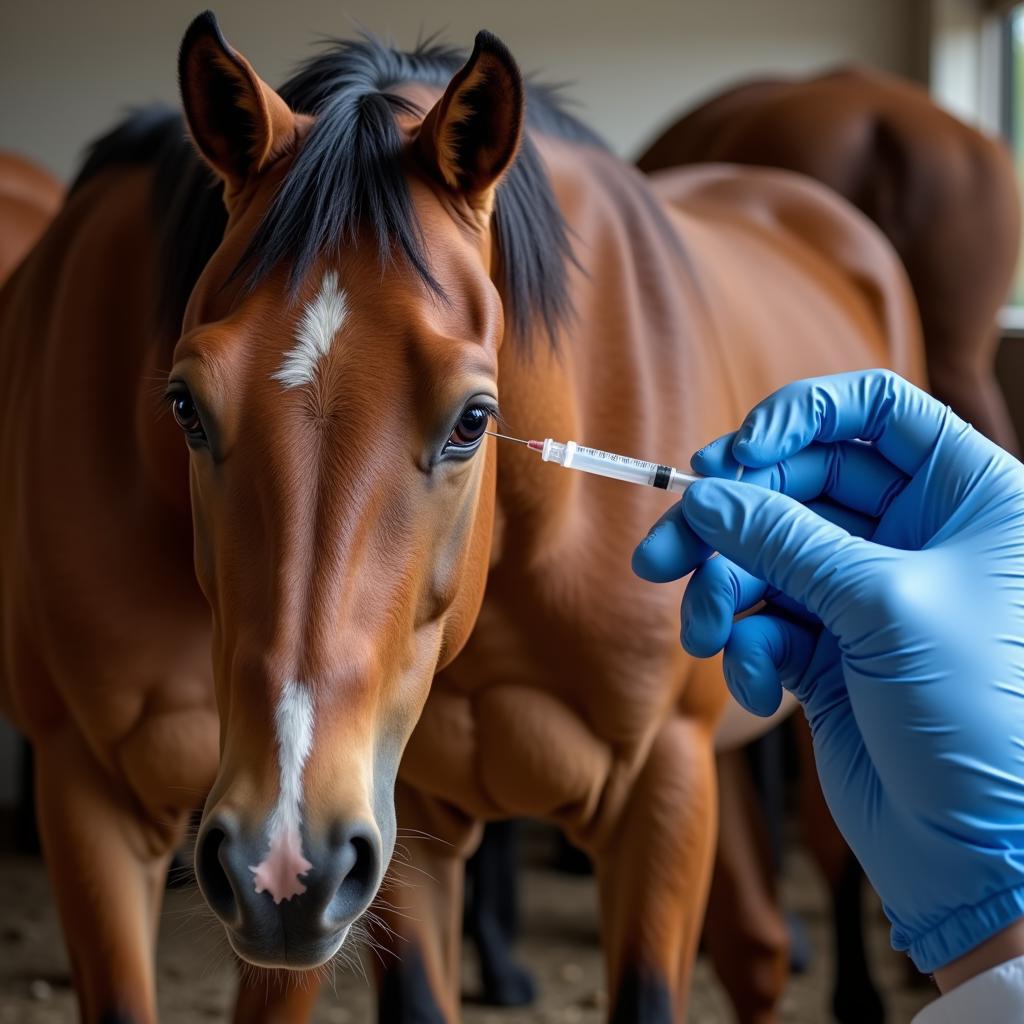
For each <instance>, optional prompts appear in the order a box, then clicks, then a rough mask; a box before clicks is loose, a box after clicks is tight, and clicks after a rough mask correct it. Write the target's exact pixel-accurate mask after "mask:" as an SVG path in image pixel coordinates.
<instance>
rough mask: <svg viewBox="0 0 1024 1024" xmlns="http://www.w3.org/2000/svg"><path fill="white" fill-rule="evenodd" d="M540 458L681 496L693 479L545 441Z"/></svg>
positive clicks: (650, 465) (639, 461)
mask: <svg viewBox="0 0 1024 1024" xmlns="http://www.w3.org/2000/svg"><path fill="white" fill-rule="evenodd" d="M541 458H542V459H543V460H544V461H545V462H556V463H558V464H559V465H560V466H564V467H565V468H566V469H579V470H582V471H583V472H584V473H594V474H596V475H597V476H606V477H610V478H611V479H613V480H624V481H626V482H627V483H632V484H640V485H641V486H644V487H659V488H661V489H662V490H665V491H673V492H675V493H676V494H682V492H683V491H685V490H686V488H687V487H688V486H689V485H690V484H691V483H692V482H693V480H694V479H695V478H694V477H692V476H690V475H689V474H687V473H680V472H679V471H678V470H677V469H673V468H672V467H671V466H661V465H659V464H658V463H656V462H646V461H644V460H643V459H633V458H630V457H629V456H627V455H616V454H615V453H614V452H605V451H602V450H601V449H600V448H585V447H583V445H579V444H577V443H576V442H575V441H566V442H565V443H564V444H561V443H560V442H558V441H554V440H552V439H551V438H548V439H547V440H546V441H545V442H544V447H543V449H542V450H541Z"/></svg>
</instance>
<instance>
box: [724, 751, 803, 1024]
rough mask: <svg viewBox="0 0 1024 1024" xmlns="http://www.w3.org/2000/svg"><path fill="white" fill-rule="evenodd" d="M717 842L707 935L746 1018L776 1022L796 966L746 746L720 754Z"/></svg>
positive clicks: (744, 1023)
mask: <svg viewBox="0 0 1024 1024" xmlns="http://www.w3.org/2000/svg"><path fill="white" fill-rule="evenodd" d="M717 763H718V847H717V854H716V857H715V870H714V876H713V878H712V882H711V893H710V896H709V898H708V910H707V916H706V918H705V924H704V939H705V942H706V944H707V949H708V953H709V954H710V956H711V962H712V963H713V964H714V967H715V972H716V973H717V974H718V977H719V979H720V980H721V982H722V984H723V986H724V987H725V990H726V992H727V993H728V995H729V998H730V1000H731V1001H732V1004H733V1008H734V1009H735V1011H736V1019H737V1020H738V1021H740V1022H741V1024H772V1022H773V1021H775V1020H777V1019H778V1018H777V1007H778V1005H779V1000H780V999H781V998H782V993H783V991H784V989H785V987H786V980H787V977H788V974H789V942H788V937H787V934H786V925H785V922H784V921H783V919H782V915H781V914H780V912H779V906H778V900H777V892H776V886H775V880H774V877H773V875H774V872H773V867H772V858H771V851H770V849H769V838H768V835H767V832H766V829H765V827H764V817H763V815H762V813H761V808H760V806H759V804H758V801H757V798H756V794H755V793H754V787H753V784H752V780H751V778H750V770H749V767H748V765H747V760H746V757H745V755H744V751H743V750H732V751H728V752H727V753H723V754H719V755H718V758H717Z"/></svg>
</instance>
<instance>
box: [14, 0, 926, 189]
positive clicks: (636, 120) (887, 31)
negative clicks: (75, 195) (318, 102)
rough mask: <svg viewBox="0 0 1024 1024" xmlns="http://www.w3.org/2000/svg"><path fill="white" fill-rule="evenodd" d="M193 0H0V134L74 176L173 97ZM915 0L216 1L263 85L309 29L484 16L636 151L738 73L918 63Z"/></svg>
mask: <svg viewBox="0 0 1024 1024" xmlns="http://www.w3.org/2000/svg"><path fill="white" fill-rule="evenodd" d="M201 4H202V0H191V2H185V0H167V2H164V3H153V2H151V0H146V2H129V0H105V2H103V3H96V2H94V0H93V2H90V0H79V2H70V0H65V2H63V3H61V2H58V0H28V2H24V3H14V2H13V0H8V2H5V3H3V4H2V5H0V146H2V147H9V148H14V149H18V150H20V151H22V152H25V153H28V154H31V155H33V156H35V157H36V158H37V159H39V160H41V161H42V162H43V163H45V164H47V165H48V166H49V167H50V168H51V169H52V170H54V171H56V172H57V173H58V174H61V175H68V174H69V173H71V171H72V170H73V168H74V167H75V165H76V163H77V160H78V155H79V153H80V151H81V149H82V146H83V145H84V144H85V143H86V142H87V141H88V140H89V139H90V138H91V137H93V136H94V135H96V134H97V133H98V132H100V131H101V130H102V129H103V128H104V127H106V126H107V125H109V124H111V123H112V121H113V120H114V119H115V118H116V117H117V116H118V114H119V113H120V112H123V111H124V110H125V109H126V108H127V107H128V106H131V105H133V104H141V103H145V102H147V101H150V100H154V99H166V100H173V99H174V98H175V82H174V74H175V58H176V53H177V46H178V42H179V40H180V38H181V35H182V33H183V32H184V29H185V27H186V25H187V24H188V22H189V20H190V19H191V17H192V16H193V15H194V14H195V13H196V12H197V11H198V10H199V9H200V8H201ZM919 6H920V5H919V2H918V0H630V2H626V3H623V2H620V0H589V2H584V0H504V2H500V0H477V2H472V0H434V2H433V3H431V4H429V5H424V4H419V3H412V2H408V0H391V2H381V0H346V2H344V3H338V2H336V0H293V2H291V3H289V4H287V5H286V4H275V5H270V4H265V3H252V2H245V0H219V2H217V3H216V6H215V9H216V11H217V14H218V17H219V18H220V21H221V25H222V28H223V29H224V31H225V33H226V35H227V36H228V38H229V39H230V40H231V41H232V43H233V44H234V45H235V46H236V47H237V48H238V49H240V50H241V51H242V52H243V53H245V54H246V55H247V56H248V57H249V58H250V59H251V60H252V62H253V64H254V65H255V67H256V69H257V71H258V72H259V73H260V74H261V75H262V76H263V77H264V78H265V79H266V80H267V81H269V82H271V83H276V82H279V81H281V80H282V79H283V78H284V77H285V76H286V75H287V74H288V72H289V70H290V69H291V68H292V67H293V65H294V64H295V62H297V61H298V60H300V59H302V58H303V57H305V56H307V55H308V54H310V53H311V52H312V51H311V48H310V43H311V42H312V41H313V40H314V39H315V38H316V37H317V36H318V35H349V34H351V33H352V32H353V31H354V30H355V28H356V26H358V25H363V26H365V27H367V28H369V29H371V30H372V31H375V32H377V33H381V34H389V35H391V36H393V38H394V39H395V41H396V42H398V43H399V44H400V45H403V46H404V45H410V44H412V43H413V42H414V41H415V39H416V36H417V33H418V32H420V31H421V30H424V31H426V32H431V31H435V30H438V29H441V30H443V32H444V33H445V37H446V38H447V39H449V40H451V41H453V42H457V43H458V44H459V45H464V46H468V45H469V44H470V43H471V42H472V37H473V33H474V32H475V31H476V30H477V29H478V28H482V27H485V28H489V29H491V31H493V32H496V33H497V34H498V35H500V36H501V37H502V38H503V39H504V40H505V42H506V43H508V45H509V46H510V48H511V49H512V52H513V53H514V54H515V55H516V57H517V59H518V60H519V61H520V63H521V64H522V66H523V67H524V69H526V70H539V71H542V72H543V73H544V75H545V76H546V77H548V78H551V79H556V80H560V81H568V82H571V83H572V85H571V87H570V88H569V90H568V92H569V95H570V96H572V97H574V98H575V99H577V100H578V101H579V103H580V109H581V112H582V113H583V115H584V116H585V118H586V119H587V120H588V121H589V122H590V123H591V124H592V125H593V126H595V127H596V128H597V129H598V130H599V131H601V132H603V133H604V134H605V136H606V137H607V138H608V139H609V140H610V141H611V142H612V143H613V145H614V146H616V148H617V149H618V150H619V151H620V152H622V153H624V154H629V153H632V152H634V151H636V149H637V148H638V146H639V145H640V144H641V143H642V142H643V141H644V140H645V139H647V138H648V137H649V136H650V135H651V134H652V133H653V132H654V131H655V130H656V128H657V126H658V125H659V124H661V123H662V122H663V121H664V120H665V119H667V118H670V117H671V116H672V115H673V114H674V113H675V112H677V111H679V110H680V109H681V108H683V107H684V106H685V105H686V104H687V103H689V102H690V101H692V100H694V99H695V98H697V97H699V96H700V95H702V94H704V93H706V92H708V91H710V90H713V89H715V88H717V87H718V86H720V85H722V84H724V83H726V82H728V81H730V80H732V79H734V78H736V77H738V76H741V75H749V74H754V73H760V72H765V71H803V70H808V69H811V68H815V67H818V66H820V65H822V64H828V63H831V62H835V61H842V60H859V61H866V62H868V63H870V64H874V65H877V66H879V67H882V68H887V69H890V70H896V71H902V72H905V73H918V72H919V71H920V70H921V69H920V67H919V65H918V61H917V57H916V55H917V52H918V50H919V45H918V44H919V41H920V39H921V38H922V32H921V27H920V25H919V24H918V17H917V12H918V10H919Z"/></svg>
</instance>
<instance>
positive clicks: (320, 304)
mask: <svg viewBox="0 0 1024 1024" xmlns="http://www.w3.org/2000/svg"><path fill="white" fill-rule="evenodd" d="M347 316H348V298H347V296H346V295H345V292H344V290H342V289H341V288H339V287H338V275H337V274H336V273H335V272H334V271H333V270H328V271H327V273H326V274H324V279H323V281H322V282H321V283H320V290H319V291H318V292H317V293H316V297H315V298H314V299H313V301H312V302H310V303H309V304H308V305H307V306H306V308H305V309H304V310H303V311H302V319H301V320H299V325H298V327H297V328H296V330H295V347H294V348H293V349H292V350H291V351H290V352H288V353H287V354H286V355H285V357H284V362H283V363H282V364H281V369H280V370H278V371H277V373H275V374H273V378H274V380H279V381H280V382H281V383H282V384H283V385H284V386H285V387H286V388H297V387H300V386H301V385H302V384H311V383H312V382H313V379H314V377H315V376H316V368H317V365H318V364H319V362H320V360H321V359H323V357H324V356H325V355H327V353H328V352H329V351H330V350H331V343H332V342H333V341H334V336H335V335H336V334H337V333H338V331H340V330H341V328H342V325H343V324H344V323H345V318H346V317H347Z"/></svg>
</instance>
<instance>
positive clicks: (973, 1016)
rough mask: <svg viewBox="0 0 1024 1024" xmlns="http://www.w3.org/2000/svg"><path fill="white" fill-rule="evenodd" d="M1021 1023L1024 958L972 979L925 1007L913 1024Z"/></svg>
mask: <svg viewBox="0 0 1024 1024" xmlns="http://www.w3.org/2000/svg"><path fill="white" fill-rule="evenodd" d="M964 1021H975V1022H977V1024H981V1022H982V1021H985V1022H988V1021H991V1022H992V1024H997V1022H999V1024H1002V1022H1004V1021H1005V1022H1007V1024H1010V1022H1012V1021H1024V956H1019V957H1017V958H1016V959H1014V960H1007V961H1006V963H1004V964H999V965H998V966H996V967H992V968H990V969H989V970H987V971H985V972H984V973H983V974H978V975H975V976H974V977H973V978H971V980H970V981H965V982H964V983H963V984H962V985H958V986H957V987H956V988H954V989H950V991H949V992H947V993H946V994H945V995H944V996H942V998H941V999H936V1000H935V1002H934V1003H931V1004H929V1005H928V1006H926V1007H925V1008H924V1009H923V1010H922V1011H921V1012H920V1013H919V1014H918V1015H917V1016H916V1017H915V1018H914V1020H913V1024H964Z"/></svg>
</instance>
